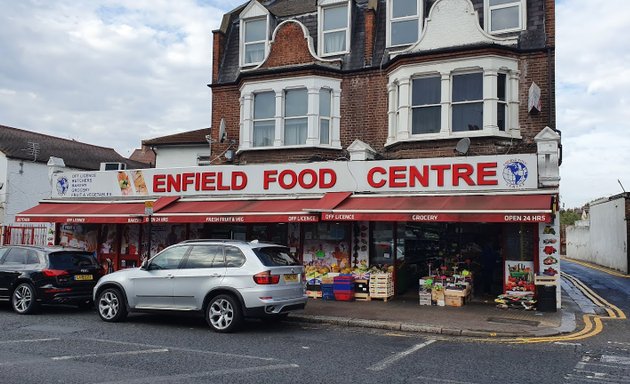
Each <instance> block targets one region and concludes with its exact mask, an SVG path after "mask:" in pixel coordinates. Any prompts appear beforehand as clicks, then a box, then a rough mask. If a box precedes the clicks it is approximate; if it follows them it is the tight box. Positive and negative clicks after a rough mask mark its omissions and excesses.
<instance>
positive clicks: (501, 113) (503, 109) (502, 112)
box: [497, 102, 507, 131]
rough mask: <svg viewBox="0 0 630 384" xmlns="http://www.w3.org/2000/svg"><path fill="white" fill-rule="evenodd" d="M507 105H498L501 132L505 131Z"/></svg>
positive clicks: (498, 122)
mask: <svg viewBox="0 0 630 384" xmlns="http://www.w3.org/2000/svg"><path fill="white" fill-rule="evenodd" d="M506 109H507V104H505V103H501V102H500V103H498V105H497V126H498V127H499V131H505V115H506Z"/></svg>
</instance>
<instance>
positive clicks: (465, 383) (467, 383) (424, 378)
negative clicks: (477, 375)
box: [416, 376, 477, 384]
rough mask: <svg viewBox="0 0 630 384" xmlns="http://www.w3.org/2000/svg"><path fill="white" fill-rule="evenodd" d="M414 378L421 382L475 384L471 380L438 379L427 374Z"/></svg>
mask: <svg viewBox="0 0 630 384" xmlns="http://www.w3.org/2000/svg"><path fill="white" fill-rule="evenodd" d="M416 379H420V380H422V382H423V383H428V382H435V383H447V384H477V383H473V382H471V381H457V380H448V379H440V378H438V377H428V376H417V377H416Z"/></svg>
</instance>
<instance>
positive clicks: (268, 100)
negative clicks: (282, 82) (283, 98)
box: [254, 92, 276, 119]
mask: <svg viewBox="0 0 630 384" xmlns="http://www.w3.org/2000/svg"><path fill="white" fill-rule="evenodd" d="M275 114H276V94H275V92H263V93H257V94H256V95H254V119H268V118H270V117H274V116H275Z"/></svg>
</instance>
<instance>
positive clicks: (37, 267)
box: [0, 245, 103, 314]
mask: <svg viewBox="0 0 630 384" xmlns="http://www.w3.org/2000/svg"><path fill="white" fill-rule="evenodd" d="M102 275H103V273H102V269H101V267H100V265H98V263H97V261H96V258H95V257H94V255H93V254H92V253H91V252H86V251H82V250H79V249H74V248H64V247H42V246H28V245H8V246H4V247H0V301H11V305H12V307H13V310H15V312H17V313H20V314H30V313H33V312H35V311H37V309H38V308H39V305H40V304H73V305H78V306H80V307H89V306H90V305H91V303H92V301H91V300H92V288H94V286H95V285H96V282H97V281H98V279H99V278H100V277H101V276H102Z"/></svg>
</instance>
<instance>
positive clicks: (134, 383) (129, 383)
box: [99, 364, 300, 384]
mask: <svg viewBox="0 0 630 384" xmlns="http://www.w3.org/2000/svg"><path fill="white" fill-rule="evenodd" d="M299 367H300V366H299V365H297V364H275V365H263V366H260V367H247V368H231V369H217V370H214V371H204V372H195V373H187V374H180V375H170V376H151V377H142V378H139V379H125V380H120V381H107V382H101V383H99V384H144V383H147V384H152V383H156V382H175V381H180V380H184V379H199V378H204V377H212V376H222V375H235V374H239V373H251V372H263V371H273V370H281V369H289V368H299Z"/></svg>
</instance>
